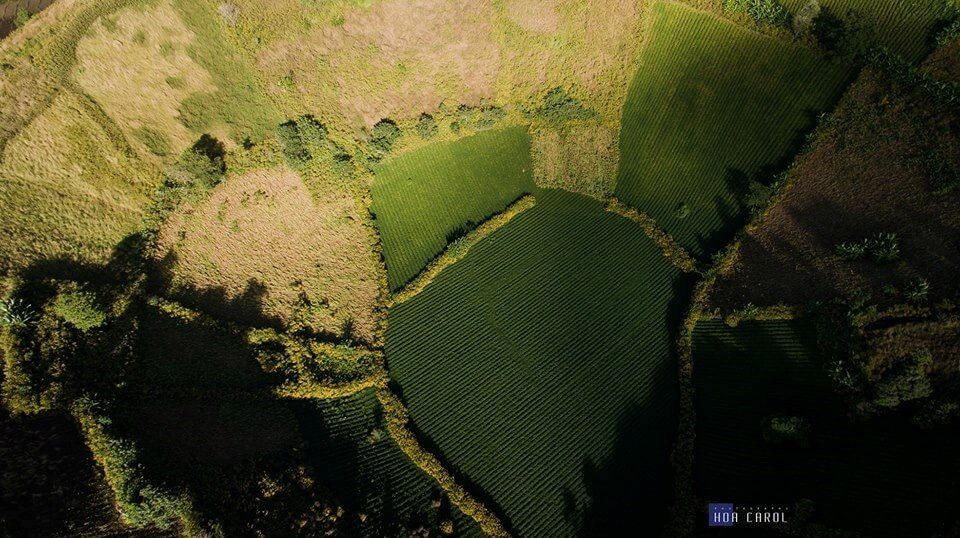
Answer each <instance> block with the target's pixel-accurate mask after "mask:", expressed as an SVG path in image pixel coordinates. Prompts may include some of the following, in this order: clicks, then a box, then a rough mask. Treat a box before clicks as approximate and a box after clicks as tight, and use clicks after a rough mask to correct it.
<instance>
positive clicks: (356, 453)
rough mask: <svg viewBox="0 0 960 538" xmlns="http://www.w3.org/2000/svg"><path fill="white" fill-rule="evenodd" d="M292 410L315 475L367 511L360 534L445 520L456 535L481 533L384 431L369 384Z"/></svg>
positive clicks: (432, 524) (391, 532) (386, 533)
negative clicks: (294, 411) (353, 392)
mask: <svg viewBox="0 0 960 538" xmlns="http://www.w3.org/2000/svg"><path fill="white" fill-rule="evenodd" d="M296 414H297V419H298V421H299V424H300V429H301V432H302V434H303V437H304V440H305V441H306V442H307V443H308V449H307V452H308V459H309V460H310V461H311V462H312V463H313V465H314V467H315V468H316V469H317V476H316V478H317V480H318V481H319V482H320V483H322V484H323V485H324V486H326V487H328V488H330V489H331V490H332V491H334V492H336V493H337V494H338V496H339V498H340V500H341V502H343V503H345V505H346V506H347V508H348V510H349V511H350V512H352V513H363V514H366V515H367V516H368V517H367V520H366V521H365V522H364V524H363V525H362V527H361V526H358V528H357V532H358V534H362V535H364V536H395V535H398V534H399V533H402V532H403V530H404V529H411V528H416V527H417V526H418V525H421V524H423V525H426V526H428V527H432V528H437V527H438V526H439V525H440V523H441V522H443V521H444V520H450V521H451V522H453V523H454V531H455V532H456V533H457V534H458V535H463V536H478V535H479V534H480V532H479V531H480V529H479V527H477V525H476V523H475V522H474V521H473V520H472V519H470V518H469V517H465V516H463V514H462V513H459V511H458V510H457V509H456V508H455V507H452V506H451V505H450V503H449V501H448V500H447V499H446V498H445V497H443V496H442V495H441V491H440V489H439V486H438V484H437V483H436V482H435V481H434V480H433V479H431V478H430V477H429V476H427V475H426V474H424V473H423V472H422V471H421V470H420V469H419V468H418V467H417V466H416V465H415V464H414V463H413V462H412V461H410V459H409V458H408V457H407V456H406V455H405V454H404V453H403V452H402V451H401V450H400V447H398V446H397V444H396V442H395V441H394V440H393V439H392V438H391V437H390V436H389V435H388V434H387V430H386V426H385V425H384V424H383V420H382V412H381V410H380V404H379V403H378V402H377V399H376V396H375V395H374V390H373V389H368V390H365V391H363V392H360V393H357V394H355V395H353V396H349V397H346V398H340V399H335V400H324V401H316V402H309V403H308V402H304V403H302V404H297V405H296ZM331 462H336V464H335V465H331Z"/></svg>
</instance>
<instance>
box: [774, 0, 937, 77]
mask: <svg viewBox="0 0 960 538" xmlns="http://www.w3.org/2000/svg"><path fill="white" fill-rule="evenodd" d="M781 3H782V4H783V5H784V7H786V8H787V9H789V10H790V11H792V12H794V13H796V12H797V11H798V10H799V9H800V8H802V7H803V6H804V4H806V3H807V0H783V1H782V2H781ZM818 3H819V4H820V14H821V15H820V16H821V17H826V16H830V15H832V16H835V17H840V18H842V19H845V20H848V21H850V22H851V23H852V24H850V26H853V27H854V28H856V26H861V27H866V28H870V30H868V31H869V32H870V34H871V36H870V37H871V38H872V39H873V40H875V41H876V43H878V44H879V45H882V46H884V47H887V48H888V49H890V50H891V51H893V52H895V53H897V54H900V55H902V56H903V57H904V58H906V59H907V60H909V61H911V62H916V61H919V60H920V59H922V58H923V57H924V55H926V54H927V52H928V51H929V48H930V44H931V41H932V37H933V36H932V33H933V32H934V31H936V30H938V29H939V28H940V27H941V26H943V25H944V24H945V23H946V22H949V20H950V19H951V18H952V13H953V10H952V9H951V8H950V2H941V1H925V0H819V1H818Z"/></svg>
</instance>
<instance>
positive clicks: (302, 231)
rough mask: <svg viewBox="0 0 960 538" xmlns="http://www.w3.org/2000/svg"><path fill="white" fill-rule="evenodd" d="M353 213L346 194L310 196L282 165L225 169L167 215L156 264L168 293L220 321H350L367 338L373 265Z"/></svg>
mask: <svg viewBox="0 0 960 538" xmlns="http://www.w3.org/2000/svg"><path fill="white" fill-rule="evenodd" d="M360 211H361V210H360V208H359V207H358V205H357V203H356V202H355V200H354V199H353V197H352V196H351V195H350V194H348V193H331V194H328V195H324V197H323V198H322V199H318V200H314V199H313V198H312V197H311V195H310V193H309V192H308V191H307V188H306V187H305V186H304V184H303V182H302V181H301V179H300V177H299V176H298V175H297V174H296V173H294V172H292V171H290V170H289V169H286V168H275V169H270V170H258V171H254V172H249V173H247V174H244V175H241V176H236V177H230V178H228V179H226V180H225V181H224V182H223V183H222V184H220V185H219V186H217V187H216V188H215V189H214V190H213V192H212V194H211V195H210V197H209V198H208V199H207V200H205V201H204V202H202V203H199V204H196V206H186V207H183V208H181V209H180V210H179V211H178V212H177V213H175V214H174V215H173V216H172V217H171V218H170V219H169V220H168V222H167V223H166V225H165V226H164V228H163V229H162V230H161V233H160V241H159V250H158V252H157V256H158V261H159V262H160V267H161V272H162V273H164V276H165V278H164V279H165V280H167V286H168V290H169V292H170V293H172V295H174V296H175V297H177V298H178V299H179V300H182V301H183V302H184V303H186V304H189V305H191V306H196V307H199V308H201V309H203V310H206V311H208V312H210V313H212V314H214V315H217V316H220V317H223V318H226V319H231V318H232V319H236V320H237V321H241V322H246V323H253V324H263V323H270V324H274V325H278V324H279V325H286V324H289V323H291V322H293V321H294V320H300V321H305V322H306V323H307V324H308V325H310V326H312V327H314V328H315V329H317V330H318V331H324V332H329V333H332V334H336V335H340V336H342V335H343V329H344V326H345V325H347V324H352V325H353V327H352V331H353V335H354V336H356V337H360V338H362V339H364V340H367V341H370V340H371V339H372V338H373V333H374V328H375V323H376V322H375V316H374V309H375V305H376V301H377V294H378V287H377V276H376V275H377V273H376V265H375V260H374V258H373V254H372V251H371V244H372V242H373V238H372V237H371V236H370V232H369V230H368V229H367V228H366V227H365V226H364V224H363V219H362V215H361V213H360ZM304 318H306V319H304Z"/></svg>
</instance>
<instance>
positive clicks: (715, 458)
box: [693, 320, 960, 536]
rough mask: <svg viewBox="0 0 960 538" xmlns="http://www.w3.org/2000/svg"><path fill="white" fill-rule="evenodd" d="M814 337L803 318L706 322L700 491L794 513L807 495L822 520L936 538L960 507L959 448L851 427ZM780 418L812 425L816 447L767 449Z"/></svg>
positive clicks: (926, 436)
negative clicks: (768, 432)
mask: <svg viewBox="0 0 960 538" xmlns="http://www.w3.org/2000/svg"><path fill="white" fill-rule="evenodd" d="M814 338H815V337H814V334H813V329H812V327H811V326H809V325H807V324H805V323H804V322H802V321H745V322H742V323H741V324H740V325H739V326H738V327H737V328H735V329H731V328H729V327H727V326H726V325H724V324H723V322H722V321H719V320H707V321H701V322H700V324H698V325H697V329H696V331H695V333H694V340H693V341H694V355H693V360H694V364H695V365H696V366H695V368H694V387H695V389H696V393H695V394H696V411H697V452H696V454H697V456H696V458H697V463H696V471H695V476H696V480H697V482H696V491H697V494H698V495H700V496H701V497H705V498H710V499H728V500H729V501H732V502H747V503H749V502H763V503H771V504H772V503H776V504H787V505H792V504H793V503H795V502H796V501H798V500H800V499H802V498H808V499H812V500H813V501H814V502H815V510H816V512H815V519H816V520H817V521H819V522H822V523H825V524H827V525H829V526H832V527H841V528H850V529H859V530H861V531H862V532H864V534H865V535H869V536H879V535H882V536H886V535H891V536H903V535H904V534H914V535H917V534H929V533H931V532H933V531H934V530H936V528H937V527H936V526H937V525H939V524H940V522H942V521H944V520H948V519H949V517H945V515H946V514H951V513H952V512H950V506H953V505H955V504H956V502H957V500H958V499H957V494H956V488H955V487H954V484H956V481H957V480H958V478H960V466H958V463H957V460H956V457H955V454H956V450H957V448H958V446H957V443H956V441H952V440H950V438H949V437H947V436H944V435H943V433H942V432H930V431H922V430H917V429H916V428H913V427H911V426H909V425H907V424H902V423H900V422H899V421H897V420H895V419H894V420H883V421H878V420H873V421H869V422H866V423H851V422H849V421H847V419H846V418H845V417H846V408H845V407H844V406H843V404H842V402H841V401H840V400H839V397H838V396H837V394H836V393H835V392H834V391H833V389H832V387H831V385H830V381H829V379H828V378H827V376H826V373H825V371H824V369H823V367H822V365H821V364H820V362H819V361H818V359H817V356H816V349H815V341H814ZM773 415H781V416H801V417H804V418H806V419H807V420H808V421H809V422H810V425H811V428H812V434H811V436H810V446H809V447H808V448H799V447H793V448H790V447H776V446H771V445H769V444H767V443H766V442H765V441H764V440H763V436H762V427H763V424H764V420H765V419H766V420H769V417H770V416H773ZM902 514H910V517H909V518H903V517H902Z"/></svg>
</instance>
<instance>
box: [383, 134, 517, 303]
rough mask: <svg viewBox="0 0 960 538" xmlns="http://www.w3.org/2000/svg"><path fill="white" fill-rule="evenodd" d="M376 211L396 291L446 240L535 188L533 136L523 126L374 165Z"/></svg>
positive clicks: (429, 259) (432, 146)
mask: <svg viewBox="0 0 960 538" xmlns="http://www.w3.org/2000/svg"><path fill="white" fill-rule="evenodd" d="M376 176H377V178H376V181H375V183H374V184H373V187H372V188H371V193H372V196H373V203H372V205H371V207H370V210H371V212H372V213H373V214H374V215H375V216H376V223H377V225H378V227H379V230H380V237H381V240H382V243H383V256H384V261H385V263H386V266H387V280H388V284H389V286H390V290H391V291H396V290H398V289H400V288H401V287H403V285H404V284H406V283H407V282H409V281H410V280H411V279H412V278H413V277H415V276H416V275H417V273H419V272H420V271H421V270H423V268H424V267H426V266H427V264H428V263H429V262H430V261H431V260H432V259H434V258H435V257H436V256H437V255H439V254H440V253H441V252H443V249H444V248H445V247H446V246H447V244H448V243H450V242H451V241H454V240H456V239H458V238H460V237H462V236H463V235H465V234H466V233H467V232H469V231H470V230H472V229H473V228H475V227H476V226H477V225H479V224H480V223H482V222H483V221H484V220H486V219H487V218H489V217H490V216H491V215H493V214H495V213H498V212H500V211H503V209H504V208H506V207H507V206H508V205H509V204H510V203H511V202H513V201H515V200H517V199H518V198H520V197H521V196H523V195H524V194H528V193H530V192H532V191H533V190H534V185H533V179H532V178H533V166H532V164H531V163H530V138H529V136H528V135H527V132H526V130H525V129H524V128H522V127H510V128H506V129H502V130H497V131H485V132H481V133H479V134H477V135H474V136H471V137H468V138H464V139H461V140H457V141H453V142H438V143H435V144H432V145H429V146H427V147H424V148H421V149H419V150H416V151H413V152H411V153H407V154H404V155H401V156H399V157H397V158H396V159H392V160H390V161H388V162H386V163H384V164H383V166H380V167H378V168H377V170H376Z"/></svg>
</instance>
